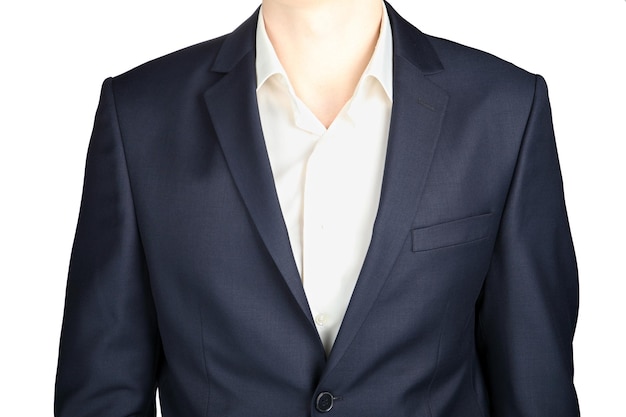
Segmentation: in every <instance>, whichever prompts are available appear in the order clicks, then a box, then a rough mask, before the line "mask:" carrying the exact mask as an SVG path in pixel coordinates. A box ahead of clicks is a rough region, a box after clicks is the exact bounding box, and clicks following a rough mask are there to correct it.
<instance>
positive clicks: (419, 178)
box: [326, 5, 448, 373]
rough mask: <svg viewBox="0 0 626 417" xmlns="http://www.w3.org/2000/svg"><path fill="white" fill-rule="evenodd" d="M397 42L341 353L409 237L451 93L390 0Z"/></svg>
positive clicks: (334, 358) (336, 354)
mask: <svg viewBox="0 0 626 417" xmlns="http://www.w3.org/2000/svg"><path fill="white" fill-rule="evenodd" d="M387 7H388V11H389V17H390V20H391V26H392V33H393V42H394V64H393V65H394V70H393V76H394V78H393V83H394V89H393V90H394V91H393V94H394V95H393V97H394V99H393V100H394V101H393V107H392V114H391V125H390V132H389V139H388V146H387V157H386V162H385V172H384V177H383V187H382V191H381V197H380V203H379V209H378V213H377V216H376V221H375V223H374V230H373V235H372V240H371V243H370V247H369V249H368V252H367V256H366V258H365V262H364V264H363V267H362V269H361V273H360V275H359V279H358V282H357V285H356V287H355V289H354V292H353V295H352V298H351V300H350V305H349V307H348V310H347V312H346V315H345V317H344V320H343V323H342V325H341V329H340V331H339V335H338V336H337V339H336V341H335V344H334V346H333V349H332V351H331V354H330V357H329V361H328V366H327V369H326V372H327V373H328V372H330V370H332V368H333V367H334V366H335V365H336V364H337V362H338V361H339V360H340V359H341V357H342V356H343V354H344V353H345V351H346V349H347V348H348V346H349V345H350V343H351V342H352V340H353V339H354V337H355V335H356V333H357V331H358V329H359V327H360V326H361V324H362V323H363V321H364V320H365V318H366V317H367V314H368V311H369V310H370V308H371V307H372V305H373V304H374V301H375V300H376V298H377V296H378V294H379V292H380V290H381V289H382V287H383V285H384V283H385V281H386V279H387V277H388V275H389V273H390V271H391V269H392V267H393V264H394V262H395V259H396V258H397V256H398V254H399V252H400V248H401V247H402V245H403V244H404V242H405V241H406V238H407V236H408V231H409V230H410V227H411V223H412V221H413V218H414V216H415V213H416V211H417V205H418V204H419V200H420V195H421V192H422V189H423V186H424V183H425V181H426V177H427V175H428V170H429V167H430V163H431V161H432V158H433V155H434V153H435V148H436V145H437V140H438V137H439V132H440V130H441V125H442V120H443V117H444V113H445V110H446V105H447V101H448V96H447V94H446V92H445V91H443V90H442V89H441V88H440V87H438V86H436V85H434V84H433V83H431V82H430V81H429V80H428V78H427V75H429V74H432V73H436V72H439V71H442V70H443V67H442V65H441V63H440V62H439V59H438V58H437V55H436V54H435V52H434V50H433V49H432V47H431V46H430V43H429V41H428V40H427V39H426V37H425V36H424V35H423V34H421V33H420V32H419V31H418V30H417V29H415V28H414V27H412V26H411V25H410V24H409V23H408V22H406V21H404V20H403V19H402V18H401V17H400V16H399V15H397V13H395V11H394V10H393V9H392V8H391V7H390V6H388V5H387Z"/></svg>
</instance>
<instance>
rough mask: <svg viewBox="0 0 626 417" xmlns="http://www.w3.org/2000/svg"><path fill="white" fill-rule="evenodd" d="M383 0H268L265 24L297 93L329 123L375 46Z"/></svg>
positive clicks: (345, 98) (263, 6)
mask: <svg viewBox="0 0 626 417" xmlns="http://www.w3.org/2000/svg"><path fill="white" fill-rule="evenodd" d="M383 7H384V6H383V4H382V2H381V1H380V0H264V1H263V5H262V10H263V19H264V21H265V29H266V31H267V34H268V36H269V38H270V41H271V42H272V45H273V47H274V50H275V51H276V55H277V56H278V59H279V60H280V62H281V64H282V65H283V67H284V69H285V72H286V73H287V76H288V77H289V81H290V82H291V84H292V85H293V88H294V90H295V92H296V95H298V97H299V98H300V99H301V100H302V101H303V102H304V103H305V104H306V105H307V106H308V107H309V109H311V111H312V112H313V114H315V116H317V118H318V119H319V120H320V121H321V122H322V123H323V124H324V125H325V126H326V127H328V126H329V125H330V124H331V123H332V121H333V120H334V119H335V117H336V116H337V114H338V113H339V112H340V111H341V108H342V107H343V106H344V105H345V103H346V102H347V101H348V100H350V98H351V97H352V95H353V93H354V90H355V89H356V86H357V84H358V82H359V79H360V77H361V75H362V74H363V71H365V68H366V67H367V64H368V62H369V60H370V58H371V56H372V54H373V52H374V47H375V46H376V41H377V40H378V35H379V33H380V25H381V19H382V14H383V9H382V8H383Z"/></svg>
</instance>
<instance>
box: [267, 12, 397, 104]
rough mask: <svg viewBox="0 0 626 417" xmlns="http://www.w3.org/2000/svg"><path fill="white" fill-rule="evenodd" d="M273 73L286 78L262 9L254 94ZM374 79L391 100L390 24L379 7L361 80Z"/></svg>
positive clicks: (387, 17)
mask: <svg viewBox="0 0 626 417" xmlns="http://www.w3.org/2000/svg"><path fill="white" fill-rule="evenodd" d="M274 74H280V75H282V76H283V77H285V79H287V74H286V73H285V69H284V68H283V66H282V65H281V63H280V61H279V60H278V56H277V55H276V51H275V50H274V47H273V46H272V43H271V41H270V39H269V36H268V35H267V31H266V30H265V21H264V20H263V7H261V9H260V10H259V18H258V23H257V31H256V78H257V80H256V81H257V91H258V90H259V88H260V87H261V86H262V85H263V84H264V83H265V82H266V81H267V80H268V79H269V78H270V77H271V76H272V75H274ZM367 77H374V78H376V79H377V80H378V82H380V84H381V86H382V87H383V89H384V90H385V93H386V94H387V97H389V100H392V99H393V43H392V35H391V24H390V22H389V15H388V14H387V8H386V7H385V6H384V5H383V18H382V24H381V26H380V34H379V36H378V41H377V42H376V47H375V49H374V53H373V55H372V58H371V59H370V62H369V64H368V66H367V68H366V69H365V72H364V73H363V76H362V77H361V79H362V80H363V79H365V78H367Z"/></svg>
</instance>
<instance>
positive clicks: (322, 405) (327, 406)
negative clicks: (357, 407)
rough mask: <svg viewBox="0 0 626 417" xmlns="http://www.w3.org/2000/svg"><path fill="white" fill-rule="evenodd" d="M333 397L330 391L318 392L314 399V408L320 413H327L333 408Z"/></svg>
mask: <svg viewBox="0 0 626 417" xmlns="http://www.w3.org/2000/svg"><path fill="white" fill-rule="evenodd" d="M334 402H335V397H333V394H331V393H330V392H320V394H319V395H318V396H317V400H316V401H315V408H316V409H317V411H319V412H320V413H328V412H329V411H330V410H331V409H332V408H333V403H334Z"/></svg>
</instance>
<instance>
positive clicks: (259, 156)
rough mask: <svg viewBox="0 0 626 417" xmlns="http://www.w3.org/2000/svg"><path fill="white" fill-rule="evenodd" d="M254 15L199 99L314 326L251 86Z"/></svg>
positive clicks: (230, 41) (231, 39)
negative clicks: (212, 82) (218, 73)
mask: <svg viewBox="0 0 626 417" xmlns="http://www.w3.org/2000/svg"><path fill="white" fill-rule="evenodd" d="M257 13H258V11H257ZM257 13H255V14H254V15H253V16H252V17H251V18H250V19H248V20H247V21H246V22H245V23H244V24H242V25H241V26H240V27H239V28H238V29H237V30H236V31H235V32H233V33H232V34H230V35H229V36H228V37H227V38H226V39H225V41H224V44H223V45H222V48H221V50H220V53H219V54H218V56H217V57H216V60H215V63H214V65H213V68H212V70H213V71H214V72H221V73H224V76H223V77H222V78H221V79H220V80H219V81H218V82H217V83H216V84H214V85H213V86H211V87H210V88H209V89H208V90H207V91H206V93H205V94H204V99H205V102H206V106H207V108H208V111H209V114H210V116H211V121H212V123H213V126H214V128H215V132H216V134H217V138H218V140H219V143H220V145H221V148H222V151H223V152H224V156H225V158H226V161H227V164H228V167H229V169H230V171H231V174H232V176H233V179H234V181H235V183H236V185H237V187H238V190H239V193H240V194H241V197H242V199H243V201H244V203H245V205H246V207H247V209H248V212H249V213H250V217H251V218H252V221H253V222H254V224H255V225H256V228H257V230H258V232H259V235H260V236H261V239H262V240H263V242H264V244H265V246H266V247H267V250H268V252H269V253H270V255H271V256H272V258H273V260H274V262H275V264H276V266H277V268H278V270H279V271H280V272H281V274H282V276H283V277H284V279H285V281H286V283H287V285H288V287H289V289H290V290H291V293H292V294H293V296H294V298H295V299H296V301H297V303H298V304H299V305H300V308H301V309H302V311H303V313H305V315H306V317H307V319H308V320H309V322H310V323H311V326H312V327H313V326H314V325H313V320H312V318H311V313H310V309H309V306H308V303H307V300H306V296H305V293H304V290H303V287H302V282H301V280H300V275H299V273H298V269H297V267H296V264H295V261H294V259H293V252H292V250H291V245H290V243H289V236H288V234H287V228H286V226H285V222H284V220H283V217H282V212H281V209H280V203H279V201H278V196H277V194H276V189H275V186H274V179H273V175H272V170H271V166H270V162H269V158H268V156H267V150H266V147H265V140H264V138H263V132H262V129H261V122H260V118H259V113H258V106H257V101H256V83H255V80H256V72H255V32H256V22H257V16H258V14H257Z"/></svg>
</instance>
